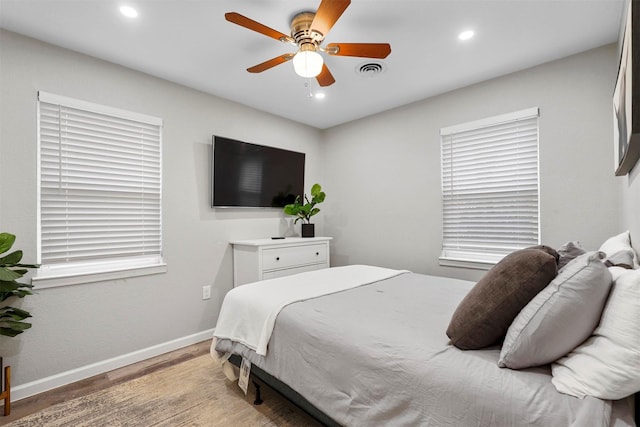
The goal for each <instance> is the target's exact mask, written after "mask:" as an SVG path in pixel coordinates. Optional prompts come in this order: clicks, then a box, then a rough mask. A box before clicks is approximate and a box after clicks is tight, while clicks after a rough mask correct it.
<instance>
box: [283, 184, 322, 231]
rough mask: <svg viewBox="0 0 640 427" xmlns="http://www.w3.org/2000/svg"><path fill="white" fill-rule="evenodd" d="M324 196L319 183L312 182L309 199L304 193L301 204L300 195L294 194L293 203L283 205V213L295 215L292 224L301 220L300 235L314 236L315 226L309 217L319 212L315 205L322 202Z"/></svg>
mask: <svg viewBox="0 0 640 427" xmlns="http://www.w3.org/2000/svg"><path fill="white" fill-rule="evenodd" d="M326 196H327V195H326V194H325V192H324V191H322V187H321V186H320V184H313V186H312V187H311V200H309V198H308V197H307V195H306V194H305V195H304V201H305V203H304V204H303V203H302V202H301V201H300V196H296V200H295V201H294V202H293V203H291V204H289V205H286V206H285V207H284V213H285V214H287V215H292V216H295V217H296V219H295V220H294V221H293V223H294V224H295V223H297V222H298V221H300V220H302V237H314V236H315V227H314V224H311V217H312V216H314V215H316V214H318V213H319V212H320V208H317V207H316V205H317V204H319V203H322V202H324V199H325V197H326Z"/></svg>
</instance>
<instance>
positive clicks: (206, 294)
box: [202, 285, 211, 299]
mask: <svg viewBox="0 0 640 427" xmlns="http://www.w3.org/2000/svg"><path fill="white" fill-rule="evenodd" d="M202 299H211V285H207V286H203V287H202Z"/></svg>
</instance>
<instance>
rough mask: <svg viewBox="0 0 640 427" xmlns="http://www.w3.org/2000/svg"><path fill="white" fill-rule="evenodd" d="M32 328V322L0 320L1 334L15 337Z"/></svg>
mask: <svg viewBox="0 0 640 427" xmlns="http://www.w3.org/2000/svg"><path fill="white" fill-rule="evenodd" d="M29 328H31V323H27V322H16V321H13V320H7V321H0V335H5V336H8V337H15V336H16V335H19V334H21V333H23V332H24V331H26V330H27V329H29Z"/></svg>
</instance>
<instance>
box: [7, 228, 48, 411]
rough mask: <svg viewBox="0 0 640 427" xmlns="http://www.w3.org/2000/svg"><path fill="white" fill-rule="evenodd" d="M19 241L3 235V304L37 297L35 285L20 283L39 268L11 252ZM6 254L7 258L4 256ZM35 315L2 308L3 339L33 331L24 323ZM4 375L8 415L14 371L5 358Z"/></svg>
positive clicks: (8, 307) (17, 253)
mask: <svg viewBox="0 0 640 427" xmlns="http://www.w3.org/2000/svg"><path fill="white" fill-rule="evenodd" d="M15 241H16V236H14V235H13V234H10V233H0V302H1V303H3V304H4V303H5V301H6V300H8V299H9V298H11V297H17V298H24V297H25V296H27V295H33V292H31V288H33V285H31V284H26V283H20V282H17V279H20V278H21V277H22V276H24V275H25V274H26V273H27V269H29V268H38V267H39V265H36V264H22V263H21V262H20V261H22V251H20V250H17V251H13V252H11V253H7V252H9V250H10V249H11V247H12V246H13V243H14V242H15ZM3 254H4V255H3ZM29 317H31V314H30V313H29V312H28V311H26V310H22V309H21V308H17V307H11V306H9V305H5V306H4V307H2V308H0V335H4V336H7V337H15V336H16V335H19V334H21V333H23V332H24V331H26V330H27V329H29V328H30V327H31V323H27V322H25V321H24V320H25V319H28V318H29ZM0 373H3V374H4V381H3V383H4V384H3V389H1V390H0V399H1V400H4V415H5V416H8V415H9V414H10V413H11V367H10V366H6V367H4V369H3V361H2V357H0Z"/></svg>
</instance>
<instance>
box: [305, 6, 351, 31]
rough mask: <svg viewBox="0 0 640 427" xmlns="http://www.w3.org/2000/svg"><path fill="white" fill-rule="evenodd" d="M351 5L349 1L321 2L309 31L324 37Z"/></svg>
mask: <svg viewBox="0 0 640 427" xmlns="http://www.w3.org/2000/svg"><path fill="white" fill-rule="evenodd" d="M350 4H351V0H322V1H321V2H320V6H318V11H317V12H316V16H315V17H314V18H313V22H311V30H315V31H317V32H319V33H321V34H322V35H323V36H324V37H326V36H327V33H328V32H329V30H330V29H331V27H333V24H335V23H336V21H337V20H338V18H340V15H342V13H343V12H344V11H345V9H346V8H347V7H348V6H349V5H350Z"/></svg>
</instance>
